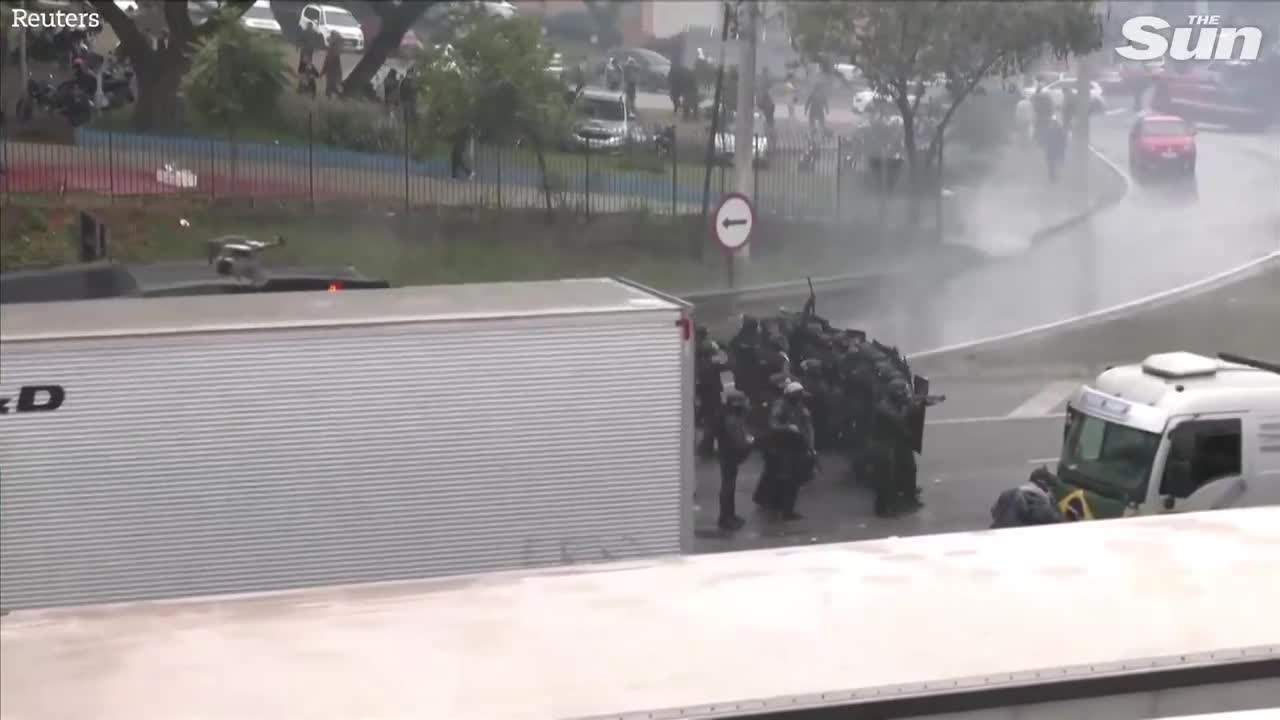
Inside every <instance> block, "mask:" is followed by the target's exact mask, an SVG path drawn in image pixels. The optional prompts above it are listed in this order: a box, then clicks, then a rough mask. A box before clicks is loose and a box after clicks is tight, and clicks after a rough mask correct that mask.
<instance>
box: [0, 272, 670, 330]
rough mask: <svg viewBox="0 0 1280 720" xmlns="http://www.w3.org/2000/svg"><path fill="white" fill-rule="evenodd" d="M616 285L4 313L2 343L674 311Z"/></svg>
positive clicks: (107, 304)
mask: <svg viewBox="0 0 1280 720" xmlns="http://www.w3.org/2000/svg"><path fill="white" fill-rule="evenodd" d="M678 307H680V306H679V305H678V304H676V302H674V301H672V300H668V299H665V298H663V297H661V296H659V295H657V294H655V293H651V292H648V291H646V290H644V289H641V288H638V287H634V286H632V285H629V284H627V283H625V282H623V281H620V280H615V279H612V278H584V279H570V280H544V281H536V282H509V283H475V284H468V285H424V286H416V287H403V288H392V289H389V290H347V291H340V292H317V291H306V292H281V293H246V294H233V295H199V296H192V297H172V298H110V299H106V300H77V301H71V302H47V303H23V304H14V305H0V333H3V340H4V342H17V341H22V340H40V339H55V338H83V337H112V336H127V335H148V334H168V333H180V332H215V331H225V330H264V329H271V328H285V327H317V326H329V325H372V324H383V323H397V322H415V321H430V320H473V319H483V318H495V317H530V316H539V315H542V316H555V315H575V314H582V313H603V312H626V311H635V310H654V309H662V308H670V309H676V308H678Z"/></svg>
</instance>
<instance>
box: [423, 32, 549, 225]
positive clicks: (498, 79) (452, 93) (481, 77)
mask: <svg viewBox="0 0 1280 720" xmlns="http://www.w3.org/2000/svg"><path fill="white" fill-rule="evenodd" d="M467 23H468V27H469V32H467V33H465V34H463V35H461V36H460V37H458V38H457V39H456V40H455V41H454V43H453V44H452V46H451V47H446V48H428V49H426V50H424V51H423V53H422V55H421V56H420V57H419V58H418V61H417V63H416V64H415V68H416V70H417V72H418V79H417V82H418V87H419V94H420V97H421V99H422V104H423V105H424V106H425V108H426V112H425V113H424V115H423V116H422V118H423V121H424V122H425V123H426V130H427V132H428V134H429V135H432V136H435V137H452V136H453V135H454V134H455V133H457V132H458V131H460V130H463V129H465V128H471V129H472V130H474V131H475V132H476V133H477V134H478V135H479V136H480V137H483V138H485V139H487V140H489V141H493V142H510V141H515V140H520V141H528V142H529V143H530V144H531V145H532V146H533V149H534V152H535V153H536V154H537V158H538V165H539V168H540V169H541V171H542V178H543V191H544V195H545V198H546V205H547V210H548V212H550V211H551V209H552V202H551V187H550V183H549V180H548V177H547V169H546V157H545V153H544V150H545V148H546V147H547V146H548V145H550V144H552V143H553V142H554V141H555V138H556V137H557V133H558V132H559V131H560V130H561V129H562V128H563V127H564V122H565V120H566V119H567V110H568V107H567V103H566V102H565V100H566V88H565V87H564V85H562V84H561V83H560V81H559V80H558V79H557V78H556V77H555V76H554V75H552V74H551V73H549V72H547V68H548V67H549V66H550V64H551V55H552V52H551V50H550V49H548V48H546V47H544V46H543V45H542V42H541V40H542V29H541V26H540V25H539V23H538V22H537V20H536V19H534V18H510V19H498V18H491V17H487V16H483V15H473V16H470V17H469V18H468V19H467Z"/></svg>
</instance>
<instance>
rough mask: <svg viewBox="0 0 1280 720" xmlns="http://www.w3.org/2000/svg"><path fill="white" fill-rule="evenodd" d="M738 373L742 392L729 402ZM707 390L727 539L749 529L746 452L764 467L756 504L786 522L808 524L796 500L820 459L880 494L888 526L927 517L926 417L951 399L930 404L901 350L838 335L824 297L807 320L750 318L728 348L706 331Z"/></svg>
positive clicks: (706, 418)
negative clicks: (743, 505) (742, 476)
mask: <svg viewBox="0 0 1280 720" xmlns="http://www.w3.org/2000/svg"><path fill="white" fill-rule="evenodd" d="M726 370H728V371H731V372H732V375H733V385H734V387H733V389H731V390H729V391H728V392H725V389H724V385H723V382H722V379H721V378H722V373H724V372H725V371H726ZM695 387H696V394H697V403H696V407H697V408H698V412H697V415H698V419H699V424H700V426H701V428H702V430H703V434H702V440H701V442H700V444H699V448H698V450H699V454H701V455H704V456H709V455H711V454H713V453H715V452H716V450H717V446H718V447H719V460H720V465H721V481H722V484H721V512H720V526H721V528H723V529H726V530H732V529H736V528H737V527H741V524H742V521H741V519H740V518H738V517H737V515H736V514H735V513H734V508H733V505H732V490H733V487H734V486H735V485H736V479H737V465H738V464H740V463H741V461H742V459H744V458H745V455H746V454H745V453H744V451H743V450H742V448H743V447H744V445H745V446H746V447H753V448H755V449H758V450H759V451H760V453H761V454H762V456H763V459H764V471H763V473H762V475H761V478H760V481H759V483H758V485H757V487H756V490H755V493H754V495H753V500H754V501H755V503H756V504H757V505H759V506H761V507H762V508H763V509H765V510H766V511H768V512H770V513H771V514H773V515H774V516H775V517H777V518H779V519H782V520H790V519H796V518H798V517H799V515H798V514H797V513H796V511H795V501H796V495H797V492H798V490H799V488H800V487H801V486H803V485H804V484H805V483H807V482H808V481H809V480H810V479H811V478H812V476H813V473H814V471H815V470H816V468H817V467H818V458H819V457H820V453H828V454H832V453H838V454H842V455H844V456H845V457H847V458H848V460H849V463H850V471H851V472H852V474H853V475H854V477H855V479H856V480H857V481H858V482H860V483H862V484H865V485H869V486H870V487H871V488H872V489H873V490H874V492H875V512H876V514H877V515H879V516H881V517H887V516H891V515H894V514H898V513H903V512H910V511H914V510H916V509H918V508H919V507H921V502H920V491H919V487H918V484H917V480H916V460H915V454H916V453H918V452H920V451H921V449H922V440H923V433H924V415H925V409H926V408H927V407H929V406H931V405H934V404H937V403H939V402H941V401H942V400H944V399H945V398H944V397H942V396H937V395H930V394H929V391H928V381H927V380H926V379H924V378H922V377H919V376H915V375H912V373H911V369H910V367H909V366H908V364H907V362H906V359H905V358H903V356H902V355H901V353H899V352H898V351H897V349H896V348H893V347H889V346H886V345H883V344H881V343H879V342H876V341H875V340H870V339H868V338H867V336H866V333H865V332H862V331H859V330H847V329H839V328H835V327H832V325H831V323H830V322H828V321H827V320H826V319H824V318H822V317H820V316H818V315H817V313H816V312H815V302H814V298H813V297H812V296H811V297H810V299H809V301H808V303H806V305H805V307H804V309H803V310H802V311H800V312H788V311H785V310H783V311H781V312H779V313H778V314H777V315H776V316H774V317H770V318H764V319H761V318H756V317H752V316H745V317H743V319H742V325H741V327H740V328H739V330H738V332H737V334H736V335H734V337H733V339H732V340H730V341H729V342H728V343H727V344H726V345H725V346H724V349H722V346H721V345H720V344H719V343H716V342H715V341H714V340H712V339H711V337H710V336H709V334H708V333H706V332H705V329H701V328H700V329H699V333H698V353H697V377H696V382H695ZM744 436H745V437H744ZM726 486H727V487H726ZM726 505H727V507H726Z"/></svg>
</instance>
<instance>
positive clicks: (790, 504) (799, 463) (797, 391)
mask: <svg viewBox="0 0 1280 720" xmlns="http://www.w3.org/2000/svg"><path fill="white" fill-rule="evenodd" d="M804 400H805V391H804V386H803V385H801V384H800V383H798V382H791V383H788V384H787V386H786V387H785V388H784V389H783V392H782V398H781V399H779V400H778V401H777V402H775V403H774V406H773V409H772V410H771V411H770V413H769V434H770V436H771V439H772V442H773V448H774V452H775V453H776V455H777V457H776V461H777V464H776V472H777V475H776V477H775V483H776V487H777V490H776V494H775V505H774V507H773V509H774V510H776V511H778V513H780V515H781V517H782V519H783V520H799V519H800V518H801V515H800V514H799V513H797V512H796V498H797V496H798V495H799V492H800V486H801V485H803V484H804V483H806V482H808V480H809V478H810V476H811V474H812V473H813V470H814V463H815V461H816V459H817V454H816V452H815V450H814V446H813V441H814V437H813V420H812V418H811V417H810V415H809V411H808V409H806V408H805V405H804Z"/></svg>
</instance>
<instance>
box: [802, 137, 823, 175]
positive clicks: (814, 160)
mask: <svg viewBox="0 0 1280 720" xmlns="http://www.w3.org/2000/svg"><path fill="white" fill-rule="evenodd" d="M820 154H821V151H820V150H819V148H818V141H817V140H813V139H811V140H809V144H808V146H807V147H805V149H804V154H803V155H801V156H800V162H799V163H798V164H797V166H796V167H797V168H798V169H799V170H800V172H805V173H811V172H813V171H814V170H816V169H817V167H818V156H819V155H820Z"/></svg>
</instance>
